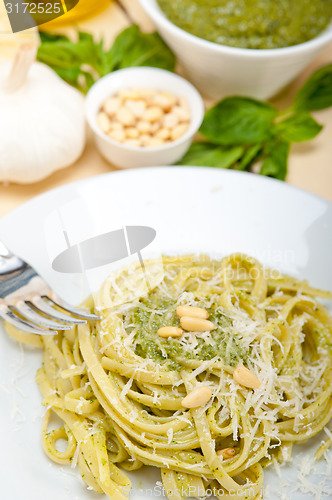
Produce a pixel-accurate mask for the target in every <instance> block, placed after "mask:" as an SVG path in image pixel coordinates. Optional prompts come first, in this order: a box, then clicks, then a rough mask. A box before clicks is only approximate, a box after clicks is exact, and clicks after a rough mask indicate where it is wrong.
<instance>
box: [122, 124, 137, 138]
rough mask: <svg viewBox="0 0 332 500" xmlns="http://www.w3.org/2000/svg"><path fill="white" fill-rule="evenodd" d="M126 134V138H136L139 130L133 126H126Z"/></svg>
mask: <svg viewBox="0 0 332 500" xmlns="http://www.w3.org/2000/svg"><path fill="white" fill-rule="evenodd" d="M125 133H126V136H127V137H128V139H137V138H138V136H139V132H138V130H137V128H135V127H128V128H126V129H125Z"/></svg>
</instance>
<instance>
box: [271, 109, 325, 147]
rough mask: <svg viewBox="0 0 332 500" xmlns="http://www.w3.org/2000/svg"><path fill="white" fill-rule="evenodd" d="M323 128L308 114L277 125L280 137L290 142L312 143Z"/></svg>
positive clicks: (299, 115)
mask: <svg viewBox="0 0 332 500" xmlns="http://www.w3.org/2000/svg"><path fill="white" fill-rule="evenodd" d="M322 128H323V126H322V125H320V124H319V123H317V122H316V120H314V119H313V118H312V116H310V115H309V114H308V113H299V114H297V115H293V116H290V117H289V118H286V119H285V120H283V121H282V122H279V123H277V124H276V125H275V130H276V132H277V133H278V135H279V136H280V137H282V138H283V139H285V140H286V141H289V142H301V141H310V140H311V139H313V138H314V137H316V135H317V134H319V132H320V131H321V130H322Z"/></svg>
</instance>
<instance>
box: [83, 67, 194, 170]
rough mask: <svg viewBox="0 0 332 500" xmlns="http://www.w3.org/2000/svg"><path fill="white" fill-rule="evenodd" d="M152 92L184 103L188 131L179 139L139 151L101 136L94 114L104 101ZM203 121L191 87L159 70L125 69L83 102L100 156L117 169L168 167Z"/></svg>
mask: <svg viewBox="0 0 332 500" xmlns="http://www.w3.org/2000/svg"><path fill="white" fill-rule="evenodd" d="M129 88H151V89H155V90H160V91H166V92H169V93H170V94H173V95H174V96H179V97H180V96H183V97H185V98H186V99H187V101H188V105H189V108H190V114H191V120H190V123H189V127H188V130H187V131H186V132H185V134H183V135H182V136H181V137H180V138H179V139H177V140H175V141H172V142H167V143H165V144H164V145H161V146H154V147H139V146H132V145H128V144H125V143H121V142H117V141H115V140H113V139H111V138H110V137H108V136H107V135H106V134H104V133H103V132H102V131H101V130H100V128H99V126H98V124H97V114H98V111H99V110H100V108H101V106H102V104H103V103H104V102H105V100H106V99H107V98H108V97H110V96H111V95H113V94H116V93H117V92H118V91H119V90H123V89H129ZM203 117H204V103H203V100H202V98H201V96H200V94H199V92H198V91H197V90H196V89H195V87H194V86H193V85H191V83H189V82H187V80H185V79H184V78H182V77H180V76H178V75H176V74H175V73H171V72H170V71H166V70H163V69H159V68H149V67H136V68H126V69H121V70H119V71H115V72H114V73H110V74H108V75H106V76H104V77H102V78H100V80H98V81H97V82H96V83H95V84H94V85H93V86H92V87H91V89H90V90H89V92H88V94H87V98H86V118H87V121H88V124H89V126H90V128H91V130H92V131H93V134H94V139H95V142H96V145H97V147H98V149H99V151H100V153H101V154H102V156H103V157H104V158H105V159H106V160H108V161H109V162H110V163H112V164H113V165H115V166H116V167H120V168H130V167H148V166H152V165H154V166H156V165H157V166H158V165H171V164H173V163H175V162H176V161H178V160H179V159H180V158H182V156H183V155H184V154H185V153H186V152H187V150H188V148H189V146H190V144H191V143H192V140H193V137H194V135H195V133H196V132H197V130H198V129H199V127H200V125H201V123H202V120H203Z"/></svg>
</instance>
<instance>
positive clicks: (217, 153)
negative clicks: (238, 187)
mask: <svg viewBox="0 0 332 500" xmlns="http://www.w3.org/2000/svg"><path fill="white" fill-rule="evenodd" d="M243 151H244V149H243V147H241V146H235V147H226V148H225V147H223V146H218V145H216V144H211V143H209V142H195V143H194V144H192V145H191V147H190V148H189V150H188V151H187V153H186V154H185V155H184V157H183V158H182V159H181V160H180V161H179V162H177V165H194V166H197V167H218V168H229V167H231V166H232V165H234V163H235V162H237V161H238V159H239V158H241V156H242V154H243Z"/></svg>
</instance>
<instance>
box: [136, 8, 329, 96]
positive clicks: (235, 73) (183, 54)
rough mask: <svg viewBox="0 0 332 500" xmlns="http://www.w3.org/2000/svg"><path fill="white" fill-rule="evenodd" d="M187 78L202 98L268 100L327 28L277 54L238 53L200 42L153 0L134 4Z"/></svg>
mask: <svg viewBox="0 0 332 500" xmlns="http://www.w3.org/2000/svg"><path fill="white" fill-rule="evenodd" d="M139 2H140V4H141V5H142V7H143V9H144V10H145V12H146V13H147V14H148V16H149V17H150V18H151V20H152V21H153V23H154V24H155V26H156V28H157V29H158V31H159V33H160V35H161V36H162V38H163V39H164V40H165V41H166V43H167V44H168V45H169V46H170V47H171V49H172V50H173V51H174V53H175V54H176V56H177V57H178V60H179V61H180V62H181V64H182V66H183V68H184V70H185V72H186V75H187V76H188V78H189V79H190V80H191V81H192V82H193V83H194V85H196V86H197V88H198V89H199V90H200V91H201V92H202V93H203V94H205V95H207V96H209V97H212V98H214V99H220V98H221V97H225V96H226V95H248V96H251V97H254V98H257V99H268V98H270V97H272V96H274V95H275V94H276V93H277V92H279V91H280V90H281V89H282V88H283V87H285V86H286V85H287V84H288V83H290V82H291V81H292V80H293V79H294V78H295V77H296V76H297V75H298V74H299V73H300V72H301V71H302V70H303V69H304V68H305V66H307V64H309V62H310V61H311V60H312V59H313V58H314V57H315V55H316V54H318V52H320V51H321V50H322V49H323V48H324V47H325V46H326V45H328V44H329V43H331V42H332V23H331V24H330V25H329V27H328V28H327V29H326V30H325V31H324V32H322V33H321V34H320V35H319V36H317V37H316V38H314V39H313V40H310V41H308V42H305V43H301V44H299V45H293V46H291V47H285V48H280V49H271V50H262V49H243V48H236V47H229V46H226V45H219V44H217V43H213V42H209V41H207V40H203V39H202V38H199V37H197V36H194V35H191V34H190V33H188V32H186V31H184V30H182V29H181V28H179V27H177V26H176V25H175V24H173V23H172V22H171V21H169V20H168V19H167V17H166V16H165V14H164V13H163V12H162V10H161V9H160V8H159V6H158V3H157V1H156V0H139Z"/></svg>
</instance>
